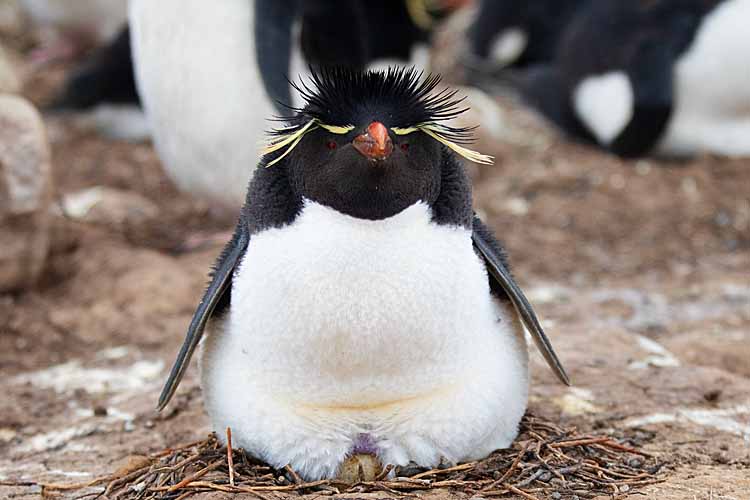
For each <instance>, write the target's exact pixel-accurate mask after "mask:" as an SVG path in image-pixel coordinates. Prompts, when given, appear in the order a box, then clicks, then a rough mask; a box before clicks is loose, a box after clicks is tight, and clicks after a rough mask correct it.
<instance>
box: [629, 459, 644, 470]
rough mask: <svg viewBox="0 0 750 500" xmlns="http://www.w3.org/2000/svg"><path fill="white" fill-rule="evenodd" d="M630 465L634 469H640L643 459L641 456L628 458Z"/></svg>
mask: <svg viewBox="0 0 750 500" xmlns="http://www.w3.org/2000/svg"><path fill="white" fill-rule="evenodd" d="M628 466H629V467H632V468H634V469H640V468H641V467H643V460H642V459H640V458H631V459H630V460H628Z"/></svg>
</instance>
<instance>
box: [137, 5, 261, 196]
mask: <svg viewBox="0 0 750 500" xmlns="http://www.w3.org/2000/svg"><path fill="white" fill-rule="evenodd" d="M253 3H254V2H252V1H250V0H222V2H219V4H220V5H219V4H217V3H216V2H206V1H205V0H159V1H158V2H155V1H153V0H132V2H131V5H130V25H131V38H132V44H133V57H134V63H135V69H136V77H137V82H138V90H139V93H140V96H141V99H142V101H143V105H144V108H145V111H146V114H147V116H148V119H149V122H150V126H151V130H152V132H153V135H154V142H155V145H156V148H157V150H158V152H159V156H160V158H161V160H162V162H163V164H164V167H165V169H166V171H167V173H168V174H169V175H170V177H171V178H172V180H173V181H174V182H175V183H176V184H177V185H178V187H180V188H181V189H183V190H185V191H187V192H190V193H192V194H194V195H197V196H199V197H203V198H205V199H207V200H208V201H210V202H212V203H214V204H216V205H220V206H225V207H231V208H236V207H239V206H240V205H241V204H242V202H243V201H244V197H245V192H246V189H247V184H248V181H249V179H250V176H251V173H252V172H253V171H254V169H255V167H256V165H257V163H258V159H259V154H258V145H259V142H260V141H261V140H262V139H263V137H264V131H265V130H266V129H268V128H270V123H269V121H268V118H271V117H272V116H274V115H275V114H276V110H275V108H274V107H273V105H272V103H271V102H270V101H269V99H268V97H267V95H266V93H265V90H264V87H263V84H262V81H261V76H260V72H259V69H258V66H257V64H256V62H255V46H254V41H253V35H252V26H253ZM175 13H178V15H176V14H175Z"/></svg>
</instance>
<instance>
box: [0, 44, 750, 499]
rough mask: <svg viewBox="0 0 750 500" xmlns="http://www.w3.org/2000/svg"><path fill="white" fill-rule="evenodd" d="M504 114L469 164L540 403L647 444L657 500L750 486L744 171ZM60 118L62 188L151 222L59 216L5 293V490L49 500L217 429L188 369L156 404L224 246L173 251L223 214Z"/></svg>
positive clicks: (144, 155)
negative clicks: (514, 279) (531, 341)
mask: <svg viewBox="0 0 750 500" xmlns="http://www.w3.org/2000/svg"><path fill="white" fill-rule="evenodd" d="M8 45H9V46H11V47H21V48H24V49H25V48H27V47H25V46H22V45H19V44H18V43H17V42H14V43H11V44H8ZM61 75H62V69H61V68H52V69H50V70H48V71H46V72H44V73H40V74H35V75H29V76H27V85H26V88H27V90H26V92H27V94H28V95H29V96H31V97H32V98H33V99H35V100H36V101H40V100H43V99H44V98H45V96H47V95H49V92H50V89H52V88H53V87H54V85H55V84H56V82H59V80H60V77H61ZM502 104H503V109H504V110H505V111H506V115H507V116H506V117H505V118H506V125H507V134H506V139H504V140H503V141H502V142H501V143H499V144H497V147H496V150H495V151H487V152H488V153H494V154H496V155H497V157H498V162H497V165H495V166H494V167H481V168H474V167H472V173H473V177H474V179H475V186H476V189H475V195H476V206H477V208H478V209H479V211H480V213H481V214H482V215H483V216H484V217H485V219H486V220H487V221H488V222H489V223H490V225H491V226H492V227H494V228H495V230H496V231H497V234H498V235H499V236H500V237H501V239H502V240H503V241H504V242H505V244H506V246H507V248H508V250H509V253H510V256H511V259H512V264H513V265H514V271H515V274H516V275H517V276H518V278H519V279H520V280H521V282H522V283H523V284H524V285H525V288H526V290H527V292H528V294H529V296H530V298H531V300H532V302H533V303H535V305H536V306H537V309H538V312H539V313H540V315H541V317H542V318H543V321H544V322H545V325H546V327H547V330H548V332H549V333H550V335H551V337H552V339H553V341H554V343H555V345H556V346H557V349H558V353H559V354H560V356H561V358H562V359H563V360H564V362H565V364H566V366H567V368H568V370H569V371H570V373H571V376H572V378H573V380H574V383H575V388H573V389H566V388H564V387H561V386H560V385H559V384H557V383H556V382H555V380H554V377H553V375H552V374H551V373H550V372H549V371H548V370H547V369H546V368H545V366H544V364H543V362H542V361H540V359H539V358H538V357H537V356H536V355H535V356H534V362H533V374H534V377H533V387H532V398H531V408H532V410H533V411H534V412H535V413H536V414H538V415H541V416H544V417H545V418H548V419H550V420H552V421H555V422H560V423H561V425H565V426H577V427H578V428H579V429H580V430H581V431H582V432H591V431H594V432H598V433H604V434H613V435H617V433H619V432H624V431H627V432H629V433H638V432H640V433H644V435H648V436H651V437H650V438H649V440H646V441H647V444H646V445H645V449H646V450H647V451H648V452H650V453H653V454H655V455H656V456H657V457H658V458H659V459H660V460H662V461H664V462H666V463H667V467H666V469H665V470H666V471H667V472H668V474H667V481H666V482H665V483H662V484H658V485H652V486H648V487H647V488H646V489H645V490H644V491H645V498H654V499H660V500H669V499H675V500H676V499H685V498H698V499H704V498H705V499H708V498H715V499H717V500H718V499H732V498H734V499H745V498H750V479H749V478H750V399H749V398H750V397H749V396H748V394H750V368H749V366H750V361H748V360H749V359H750V347H748V346H749V345H750V342H748V340H750V282H749V278H750V272H749V271H750V161H748V160H727V159H722V158H716V157H710V156H705V157H701V158H697V159H694V160H690V161H686V162H666V161H659V160H652V159H649V160H641V161H622V160H619V159H616V158H613V157H611V156H608V155H606V154H603V153H601V152H598V151H595V150H592V149H588V148H585V147H582V146H578V145H573V144H570V143H567V142H565V141H564V140H562V139H560V138H559V137H557V136H555V135H554V134H553V133H550V132H549V131H548V130H547V129H545V128H544V127H543V126H542V125H540V123H539V122H538V121H537V120H536V119H535V118H534V117H533V116H531V115H529V114H528V113H526V112H524V111H522V110H520V109H518V108H517V107H516V106H515V105H514V104H513V103H512V102H509V101H503V102H502ZM48 127H49V136H50V139H51V142H52V148H53V154H54V171H55V172H54V173H55V180H56V189H57V195H58V197H59V198H61V197H62V196H64V195H65V194H69V193H72V192H75V191H77V190H80V189H82V188H87V187H93V186H108V187H113V188H117V189H121V190H125V191H127V192H131V193H137V194H139V195H141V196H143V197H144V198H145V199H147V200H150V201H151V202H152V203H154V204H155V205H156V206H157V207H158V208H159V215H158V217H152V218H150V219H146V220H139V222H138V223H137V224H124V225H123V224H117V225H107V224H101V223H98V224H97V223H87V222H80V221H71V220H66V219H64V218H59V219H58V222H57V225H56V228H55V242H56V244H55V248H54V253H53V256H52V258H51V260H50V263H49V269H48V271H47V273H46V275H45V277H44V279H43V282H42V283H41V284H40V285H39V287H38V288H37V289H35V290H29V291H26V292H24V293H20V294H16V295H4V296H0V372H1V373H2V375H3V378H2V382H0V389H1V390H2V392H3V395H4V397H2V398H0V497H18V498H25V497H27V496H28V497H32V498H33V497H38V496H39V495H40V493H41V487H40V484H46V483H79V482H82V481H87V480H90V479H92V478H94V477H98V476H102V475H105V474H108V473H111V472H112V471H113V470H114V469H116V468H117V467H118V466H119V465H120V464H121V463H122V461H123V460H124V459H126V457H128V456H131V455H143V454H148V453H152V452H155V451H158V450H161V449H164V448H166V447H168V446H174V445H177V444H179V443H182V442H189V441H194V440H196V439H201V438H203V437H204V436H205V435H206V433H207V431H208V427H207V421H206V418H205V416H204V414H203V411H202V407H201V395H200V390H199V389H198V387H197V380H196V371H197V370H196V368H195V367H191V369H190V370H189V374H188V377H187V378H186V380H185V382H183V384H182V386H181V388H180V391H179V394H178V396H177V398H176V402H175V403H173V404H172V405H171V406H170V408H169V409H168V410H166V411H165V412H164V413H162V414H157V413H156V412H155V411H154V406H155V402H156V397H157V394H158V391H159V389H160V384H161V383H162V381H163V379H164V376H165V371H166V369H167V368H168V365H169V363H171V361H172V359H173V356H174V355H175V353H176V350H177V347H178V345H179V344H180V342H181V341H182V337H183V334H184V331H185V328H186V326H187V324H188V322H189V320H190V316H191V314H192V311H193V307H194V306H195V304H196V303H197V300H198V298H199V296H200V293H201V291H202V288H203V286H204V285H205V282H206V275H207V271H208V269H209V266H210V264H211V263H212V260H213V258H214V256H215V255H216V254H217V253H218V251H219V250H220V246H218V245H214V246H211V247H209V248H205V249H202V250H198V251H193V252H187V253H186V252H180V251H178V250H179V249H180V248H181V244H182V243H183V242H184V241H185V240H187V239H189V238H191V237H194V236H196V235H201V234H207V233H212V232H214V231H217V230H226V229H228V228H229V227H230V226H229V225H227V222H226V221H219V220H217V219H216V218H214V217H212V216H211V214H210V213H209V210H208V209H207V208H206V207H205V206H204V205H202V204H200V203H197V202H195V201H192V200H191V199H189V198H188V197H187V196H185V195H182V194H180V193H178V192H177V191H176V190H175V188H174V187H173V186H172V184H171V183H170V182H169V181H168V180H167V178H166V177H165V176H164V174H163V172H162V170H161V168H160V165H159V162H158V160H157V157H156V155H155V153H154V151H153V149H152V147H151V146H150V145H148V144H129V143H123V142H114V141H109V140H106V139H103V138H101V137H98V136H96V135H95V134H93V133H92V132H91V131H87V130H85V129H82V128H79V127H77V126H75V121H74V120H72V119H70V118H54V119H53V118H50V119H49V120H48ZM209 167H210V166H209ZM646 441H644V442H646ZM61 494H62V495H63V496H71V497H73V496H75V495H76V493H75V492H61ZM277 495H278V496H282V494H277ZM357 496H358V497H359V498H361V497H372V498H378V497H393V495H392V494H386V493H366V494H365V493H363V494H358V495H357ZM425 496H427V497H432V496H439V497H443V498H445V497H462V498H463V497H466V495H465V494H462V493H460V492H451V491H449V490H446V491H443V492H431V493H429V494H427V495H425ZM627 496H628V494H627V493H625V494H624V497H627ZM632 497H633V498H644V496H636V495H632ZM200 498H224V497H223V496H222V495H220V494H216V495H214V494H202V496H200Z"/></svg>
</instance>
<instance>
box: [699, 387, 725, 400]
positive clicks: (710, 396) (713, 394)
mask: <svg viewBox="0 0 750 500" xmlns="http://www.w3.org/2000/svg"><path fill="white" fill-rule="evenodd" d="M703 399H705V400H706V401H708V402H709V403H716V402H717V401H719V399H721V389H713V390H710V391H708V392H706V393H704V394H703Z"/></svg>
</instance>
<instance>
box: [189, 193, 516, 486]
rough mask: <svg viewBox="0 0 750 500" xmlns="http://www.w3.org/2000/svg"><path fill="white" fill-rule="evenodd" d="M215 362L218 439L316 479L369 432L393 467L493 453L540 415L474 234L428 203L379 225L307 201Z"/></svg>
mask: <svg viewBox="0 0 750 500" xmlns="http://www.w3.org/2000/svg"><path fill="white" fill-rule="evenodd" d="M201 364H202V382H203V388H204V394H205V398H206V407H207V409H208V412H209V414H210V415H211V417H212V420H213V423H214V428H215V429H216V430H217V431H222V430H223V429H225V428H226V427H227V426H229V427H231V428H232V431H233V436H235V438H234V439H235V440H236V441H237V445H238V446H243V447H245V448H246V449H247V450H248V451H249V452H251V453H253V454H256V455H258V456H260V457H261V458H263V459H265V460H267V461H269V462H270V463H271V464H273V465H276V466H283V465H285V464H286V463H291V464H292V465H293V466H294V467H295V469H296V470H298V471H299V472H300V473H301V474H303V475H304V476H305V477H307V478H310V479H312V478H318V477H326V476H331V475H333V474H335V472H336V470H337V468H338V466H339V464H340V463H341V461H342V460H343V458H344V457H345V455H346V454H347V453H348V452H350V451H351V449H352V447H354V446H356V443H357V440H358V439H359V437H360V436H361V435H367V436H368V439H372V440H373V442H374V443H375V446H376V448H377V454H378V455H379V456H380V458H381V460H382V461H383V462H384V463H394V464H406V463H408V462H409V461H410V460H413V461H416V462H417V463H419V464H421V465H425V466H434V465H437V464H438V463H439V461H440V459H441V457H445V458H447V459H448V460H452V461H460V460H469V459H474V458H479V457H482V456H485V455H487V454H488V453H490V452H491V451H492V450H494V449H497V448H500V447H504V446H507V445H509V444H510V442H511V441H512V440H513V439H514V438H515V436H516V433H517V426H518V422H519V420H520V418H521V416H522V415H523V413H524V411H525V408H526V397H527V387H528V375H527V353H526V344H525V340H524V338H523V333H522V328H521V326H520V324H519V323H518V321H517V319H516V317H515V315H514V314H513V313H512V312H511V310H510V308H509V306H506V305H500V304H498V303H495V302H494V301H493V300H492V299H491V296H490V294H489V287H488V281H487V275H486V272H485V269H484V266H483V264H482V263H481V262H480V260H479V258H478V257H477V256H476V254H475V253H474V250H473V248H472V243H471V232H470V231H469V230H467V229H465V228H456V227H445V226H439V225H436V224H433V223H431V222H430V210H429V208H428V207H427V206H426V205H424V204H422V203H419V204H416V205H414V206H412V207H410V208H408V209H406V210H404V211H403V212H401V213H399V214H397V215H396V216H394V217H391V218H389V219H386V220H383V221H364V220H359V219H354V218H352V217H348V216H345V215H342V214H340V213H338V212H336V211H334V210H332V209H329V208H326V207H324V206H321V205H318V204H315V203H311V202H307V203H306V205H305V208H304V210H303V212H302V213H301V214H300V216H299V217H298V218H297V220H295V222H294V223H292V224H291V225H290V226H287V227H284V228H281V229H271V230H268V231H265V232H263V233H260V234H257V235H254V236H253V237H252V238H251V241H250V244H249V247H248V251H247V254H246V256H245V258H244V260H243V262H242V264H241V266H240V267H239V269H238V271H237V273H236V275H235V278H234V287H233V289H232V306H231V310H230V312H229V314H228V316H227V317H226V320H225V321H224V323H223V325H222V326H221V328H220V329H219V330H217V331H213V332H212V333H211V334H210V335H209V337H208V339H207V340H206V343H205V346H204V350H203V353H202V363H201Z"/></svg>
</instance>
